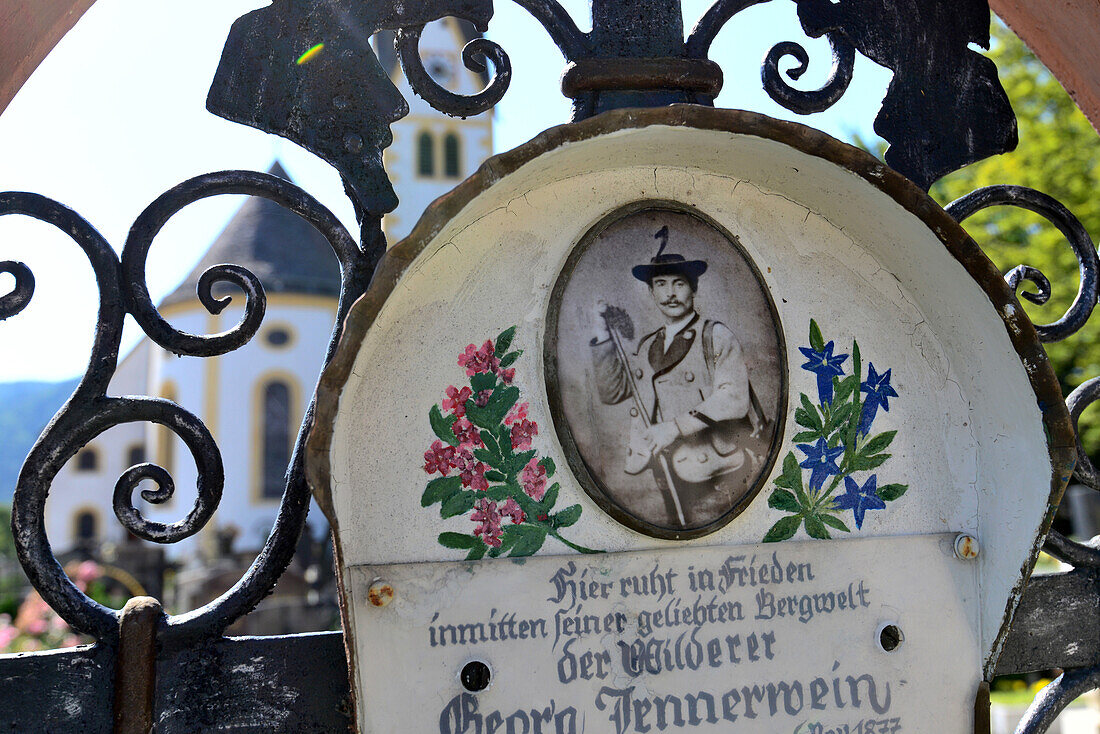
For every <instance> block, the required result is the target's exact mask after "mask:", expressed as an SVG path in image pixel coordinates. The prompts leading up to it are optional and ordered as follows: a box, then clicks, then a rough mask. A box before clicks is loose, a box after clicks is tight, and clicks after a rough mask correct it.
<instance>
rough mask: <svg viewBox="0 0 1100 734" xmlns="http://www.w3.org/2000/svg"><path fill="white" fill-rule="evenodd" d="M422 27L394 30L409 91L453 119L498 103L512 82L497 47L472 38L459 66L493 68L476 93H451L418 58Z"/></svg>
mask: <svg viewBox="0 0 1100 734" xmlns="http://www.w3.org/2000/svg"><path fill="white" fill-rule="evenodd" d="M423 31H424V26H423V25H417V26H410V27H407V28H402V29H400V30H399V31H397V37H396V39H395V41H394V44H395V46H396V48H397V55H398V57H399V58H400V59H401V69H402V71H404V72H405V78H406V79H408V81H409V86H410V87H412V90H413V91H414V92H415V93H416V94H418V95H420V96H421V97H423V98H424V99H425V100H426V101H427V102H428V104H430V105H431V106H432V107H434V108H435V109H437V110H439V111H440V112H444V113H446V114H448V115H452V116H456V117H463V118H465V117H469V116H471V115H477V114H480V113H482V112H486V111H488V110H489V109H491V108H492V107H493V105H495V104H496V103H497V102H499V101H500V100H501V99H502V98H503V97H504V93H505V92H507V91H508V87H509V85H510V84H511V83H512V62H511V60H510V59H509V58H508V54H507V53H505V51H504V49H503V48H501V47H500V46H499V45H498V44H496V43H494V42H492V41H490V40H489V39H487V38H475V39H474V40H472V41H470V42H469V43H467V44H466V45H465V46H464V47H463V48H462V63H463V65H464V66H465V67H466V68H467V69H469V70H470V71H474V72H477V73H482V72H484V71H486V65H485V62H486V61H489V62H490V63H492V65H493V76H492V79H490V80H489V83H488V84H487V85H486V86H485V88H484V89H482V90H481V91H480V92H478V93H477V94H473V95H469V96H467V95H463V94H455V93H454V92H451V91H448V90H446V89H444V88H443V87H442V86H440V85H439V83H438V82H436V81H435V80H434V79H432V77H431V75H430V74H429V73H428V71H427V69H425V68H424V62H423V60H422V59H421V58H420V34H421V33H422V32H423Z"/></svg>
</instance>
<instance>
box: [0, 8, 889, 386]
mask: <svg viewBox="0 0 1100 734" xmlns="http://www.w3.org/2000/svg"><path fill="white" fill-rule="evenodd" d="M265 4H266V3H265V2H263V0H194V1H193V2H191V3H176V2H168V1H167V0H98V2H97V3H96V4H95V5H94V6H93V7H92V8H91V9H90V10H89V11H88V13H87V14H86V15H85V16H84V18H83V19H81V21H80V22H79V23H78V24H77V26H76V28H75V29H74V30H73V31H72V32H70V33H69V35H68V36H66V37H65V39H63V40H62V42H61V43H60V44H59V45H58V47H57V48H56V49H55V50H54V52H53V53H52V54H51V55H50V56H49V58H47V59H46V61H45V62H44V63H43V64H42V66H40V67H39V69H38V70H37V71H36V72H35V74H34V75H33V76H32V78H31V80H30V81H29V82H28V83H27V84H26V85H25V86H24V88H23V89H22V90H21V91H20V92H19V94H18V95H17V96H16V98H15V99H14V100H13V102H12V103H11V105H10V106H9V107H8V109H7V110H6V111H5V112H4V114H3V115H0V190H22V191H34V192H37V193H40V194H44V195H46V196H50V197H53V198H56V199H58V200H59V201H61V202H62V203H64V204H66V205H68V206H70V207H72V208H73V209H75V210H76V211H78V212H79V213H81V214H82V215H83V216H84V217H85V218H87V219H88V220H89V221H90V222H91V223H92V224H93V225H94V226H96V227H97V228H98V229H99V231H100V232H101V233H102V234H103V235H104V236H105V237H106V238H107V240H108V241H109V242H110V243H111V244H112V245H113V246H114V247H115V248H116V249H117V250H121V248H122V245H123V243H124V241H125V237H126V233H127V231H128V229H129V227H130V225H131V224H132V222H133V220H134V219H135V218H136V217H137V216H138V214H139V213H140V212H141V211H142V209H144V208H145V206H146V205H148V204H149V203H150V202H151V201H153V199H155V198H156V197H157V196H159V195H160V194H161V193H163V192H164V191H165V190H167V189H168V188H170V187H172V186H174V185H175V184H177V183H179V182H181V181H183V180H185V179H187V178H190V177H191V176H195V175H198V174H201V173H206V172H209V171H216V170H223V169H230V168H244V169H253V170H265V169H266V168H267V167H268V166H269V165H270V164H271V161H272V160H273V159H274V158H276V157H278V158H280V159H281V160H282V161H283V163H284V165H285V166H286V168H287V170H288V172H289V173H290V174H291V176H292V177H293V178H294V179H295V180H296V181H297V182H298V183H299V184H301V185H302V186H303V187H304V188H305V189H306V190H307V191H309V192H310V193H312V194H313V195H314V196H316V197H318V198H319V199H320V200H321V201H322V202H324V203H325V204H326V205H327V206H328V207H329V208H331V209H332V210H333V211H335V212H336V213H337V214H338V216H340V217H341V219H343V220H344V221H345V223H346V224H347V225H348V226H349V228H351V227H353V226H354V216H353V215H352V212H351V208H350V205H348V203H347V201H346V200H345V198H344V196H343V190H342V186H341V185H340V182H339V179H338V177H337V176H336V174H335V172H333V171H332V170H331V169H330V168H329V167H328V166H327V164H325V163H324V162H323V161H320V160H318V159H317V158H315V157H313V156H312V155H310V154H308V153H306V152H304V151H302V150H300V149H298V148H297V147H296V146H294V145H293V144H291V143H289V142H286V141H283V140H280V139H278V138H276V137H274V136H269V135H265V134H263V133H261V132H259V131H256V130H253V129H251V128H248V127H244V126H241V125H237V124H234V123H230V122H226V121H224V120H221V119H219V118H217V117H214V116H213V115H211V114H210V113H208V112H206V109H205V106H204V102H205V97H206V91H207V88H208V85H209V81H210V79H211V78H212V76H213V73H214V69H215V68H216V66H217V63H218V59H219V56H220V53H221V46H222V44H223V42H224V40H225V36H226V33H227V32H228V29H229V26H230V24H231V23H232V22H233V21H234V20H235V19H236V18H237V17H238V16H239V15H241V14H243V13H245V12H247V11H249V10H251V9H253V8H256V7H260V6H262V5H265ZM563 5H565V7H566V8H567V9H568V10H569V11H570V12H571V13H572V14H573V16H574V18H576V19H577V23H578V25H580V26H581V27H582V28H587V27H588V25H589V20H588V5H587V2H585V1H584V0H565V2H563ZM708 5H709V0H707V1H706V2H704V1H703V0H685V1H684V18H685V25H686V26H687V27H688V28H690V27H691V26H693V25H694V23H695V20H696V19H697V18H698V17H699V16H700V15H701V14H702V13H703V12H704V10H705V9H706V7H707V6H708ZM489 36H490V37H492V38H494V39H495V40H497V41H498V42H499V43H501V45H502V46H503V47H504V49H505V50H506V51H507V52H508V53H509V55H510V56H511V59H512V64H513V69H514V72H513V82H512V89H511V90H510V91H509V92H508V94H507V95H506V96H505V98H504V101H503V102H502V103H501V104H500V105H499V107H498V109H497V111H496V128H495V129H496V149H497V151H503V150H508V149H511V148H513V147H515V146H516V145H519V144H521V143H523V142H524V141H526V140H528V139H530V138H531V137H533V136H534V135H536V134H537V133H538V132H540V131H541V130H543V129H545V128H546V127H549V126H552V125H556V124H560V123H563V122H566V121H567V120H568V116H569V103H568V100H566V99H565V98H564V97H562V96H561V93H560V84H559V78H560V75H561V71H562V68H563V66H564V62H563V60H562V58H561V55H560V53H559V52H558V51H557V49H556V48H555V47H554V46H553V45H552V43H551V42H550V41H549V39H548V38H547V36H546V34H545V33H544V32H543V31H542V29H541V28H540V27H539V26H538V24H537V23H536V22H535V21H534V20H533V19H531V18H530V17H529V16H528V15H526V13H525V12H524V11H523V10H521V9H520V8H519V7H518V6H516V5H514V4H513V3H510V2H506V1H500V2H497V3H496V15H495V17H494V19H493V21H492V22H491V23H490V27H489ZM785 40H794V41H800V42H802V43H804V45H806V47H807V49H808V50H809V52H810V57H811V67H810V71H808V72H807V73H806V75H805V77H804V78H803V80H802V81H801V82H800V86H804V87H805V88H812V87H814V86H815V85H817V84H820V82H821V81H822V80H823V79H824V78H825V76H826V75H827V73H828V69H829V65H830V61H831V58H830V54H829V50H828V45H827V44H826V43H825V42H824V41H820V40H818V41H810V40H809V39H806V38H805V37H804V35H803V34H802V32H801V29H800V28H799V26H798V22H797V18H796V16H795V5H794V3H793V2H789V1H788V0H773V2H771V3H765V4H763V5H759V6H755V7H753V8H750V9H748V10H746V11H744V12H743V13H741V14H740V15H739V16H738V17H737V18H735V19H734V21H733V22H732V23H731V24H730V25H729V26H727V28H725V29H724V30H723V32H722V33H721V34H720V35H719V36H718V38H717V40H716V42H715V44H714V47H713V49H712V58H713V59H714V60H715V61H717V62H718V63H719V64H721V66H722V67H723V70H724V72H725V76H726V83H725V88H724V90H723V92H722V95H721V96H720V97H719V98H718V106H722V107H733V108H740V109H749V110H753V111H756V112H761V113H763V114H767V115H772V116H774V117H782V118H785V119H796V120H799V121H800V122H804V123H806V124H810V125H812V126H814V127H817V128H819V129H822V130H824V131H826V132H828V133H830V134H831V135H833V136H835V137H839V138H841V139H849V138H850V137H851V134H852V133H853V132H858V133H859V134H860V135H862V136H863V137H864V138H866V139H869V140H874V139H875V138H874V135H873V133H872V132H871V122H872V120H873V118H874V116H875V114H876V113H877V111H878V107H879V104H880V102H881V100H882V97H883V95H884V94H885V91H886V86H887V84H888V83H889V79H890V72H888V71H887V70H885V69H882V68H880V67H878V66H876V65H874V64H873V63H871V62H870V61H868V60H866V59H863V58H860V59H859V60H858V61H857V65H856V73H855V79H854V81H853V83H852V86H851V88H850V89H849V91H848V93H847V94H846V95H845V97H844V98H843V99H842V100H841V101H840V102H839V103H838V104H837V105H836V106H834V107H833V108H832V109H831V110H829V111H827V112H825V113H822V114H819V115H813V116H810V117H808V118H800V117H799V116H797V115H794V114H792V113H790V112H787V111H786V110H783V109H782V108H781V107H779V106H778V105H776V104H775V103H773V102H772V101H771V100H770V99H769V98H768V97H767V95H766V94H765V93H764V92H763V90H762V88H761V84H760V61H761V59H762V58H763V56H764V54H765V53H766V52H767V50H768V49H770V48H771V46H772V45H774V44H775V43H776V42H779V41H785ZM240 202H241V199H240V197H231V196H223V197H217V198H215V199H209V200H206V201H204V202H200V203H198V204H195V205H192V206H190V207H188V208H187V209H185V210H184V211H183V212H181V213H180V214H178V215H177V216H176V217H175V218H173V219H172V220H171V221H170V222H169V224H168V226H167V227H166V228H165V229H164V231H163V232H162V233H161V235H160V236H159V237H158V238H157V240H156V241H155V242H154V244H153V248H152V251H151V253H150V256H149V264H148V283H149V290H150V292H151V294H152V296H153V298H154V300H158V299H159V298H160V297H162V296H163V295H165V294H166V293H167V292H168V291H170V290H171V289H172V288H174V287H175V286H176V284H177V283H178V282H179V281H180V280H181V279H182V278H183V277H184V276H185V275H186V274H187V273H188V272H189V271H190V269H191V268H192V267H193V266H194V264H195V262H196V261H197V260H198V259H199V257H200V256H201V255H202V253H203V251H204V250H205V248H206V247H207V246H208V245H209V244H210V242H211V240H212V239H213V238H214V237H215V236H216V235H217V233H218V232H219V231H220V230H221V228H222V227H223V226H224V225H225V223H226V222H227V221H228V219H229V217H231V216H232V214H233V212H234V211H235V210H236V208H237V207H238V206H239V205H240ZM7 259H16V260H22V261H24V262H26V263H27V264H28V265H29V266H30V267H31V268H32V270H33V271H34V273H35V276H36V281H37V290H36V293H35V297H34V299H33V300H32V302H31V305H30V306H29V307H28V308H27V310H25V311H24V312H23V313H21V314H20V315H19V316H17V317H15V318H13V319H10V320H8V321H5V322H0V345H3V346H2V353H3V354H6V355H9V356H8V358H7V359H2V360H0V382H3V381H10V380H22V379H40V380H54V379H64V378H68V377H72V376H74V375H76V374H79V373H80V372H81V371H83V369H84V364H85V360H86V359H87V354H88V350H89V348H90V346H91V341H92V331H93V329H94V325H95V308H96V291H95V285H94V281H93V278H92V272H91V268H90V267H89V266H88V265H87V262H86V261H85V260H84V258H83V255H82V254H81V253H80V251H79V250H78V248H77V247H76V246H75V245H74V244H73V243H72V242H71V241H70V240H68V239H67V238H66V237H65V236H64V235H61V234H60V233H58V232H56V231H54V230H52V228H50V227H48V226H46V225H43V224H41V223H38V222H33V221H31V220H29V219H26V218H23V217H4V218H2V219H0V260H7ZM10 284H11V280H10V277H9V276H0V290H2V291H7V290H8V289H9V288H10ZM138 338H140V332H139V331H138V330H137V328H136V326H134V325H133V324H132V323H131V324H130V325H129V326H128V328H127V331H126V333H125V336H124V341H123V353H125V351H126V350H128V349H129V348H130V347H132V346H133V344H134V343H136V341H137V339H138Z"/></svg>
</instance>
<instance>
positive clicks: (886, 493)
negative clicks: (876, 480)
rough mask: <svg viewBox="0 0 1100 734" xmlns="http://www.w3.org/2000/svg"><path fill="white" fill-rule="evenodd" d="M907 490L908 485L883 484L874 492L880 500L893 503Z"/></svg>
mask: <svg viewBox="0 0 1100 734" xmlns="http://www.w3.org/2000/svg"><path fill="white" fill-rule="evenodd" d="M908 490H909V485H908V484H884V485H882V486H881V487H879V488H878V491H877V492H875V494H877V495H878V496H879V498H880V499H883V500H886V501H887V502H893V501H894V500H896V499H897V498H898V497H901V496H902V495H903V494H905V493H906V492H907V491H908Z"/></svg>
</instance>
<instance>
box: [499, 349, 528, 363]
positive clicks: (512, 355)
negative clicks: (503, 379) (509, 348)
mask: <svg viewBox="0 0 1100 734" xmlns="http://www.w3.org/2000/svg"><path fill="white" fill-rule="evenodd" d="M522 356H523V350H522V349H517V350H516V351H514V352H508V353H507V354H505V355H504V356H503V357H501V358H500V366H501V367H511V366H512V365H513V364H515V363H516V360H517V359H519V358H520V357H522Z"/></svg>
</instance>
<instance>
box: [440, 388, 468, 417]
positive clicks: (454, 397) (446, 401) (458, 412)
mask: <svg viewBox="0 0 1100 734" xmlns="http://www.w3.org/2000/svg"><path fill="white" fill-rule="evenodd" d="M473 393H474V391H473V390H471V389H470V388H468V387H464V388H462V389H461V390H459V389H458V388H457V387H455V386H454V385H449V386H448V387H447V397H445V398H443V410H444V411H445V412H447V413H453V414H454V415H455V416H457V417H459V418H461V417H462V416H464V415H466V401H467V400H469V399H470V396H471V395H473Z"/></svg>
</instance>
